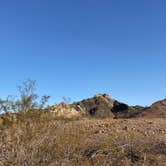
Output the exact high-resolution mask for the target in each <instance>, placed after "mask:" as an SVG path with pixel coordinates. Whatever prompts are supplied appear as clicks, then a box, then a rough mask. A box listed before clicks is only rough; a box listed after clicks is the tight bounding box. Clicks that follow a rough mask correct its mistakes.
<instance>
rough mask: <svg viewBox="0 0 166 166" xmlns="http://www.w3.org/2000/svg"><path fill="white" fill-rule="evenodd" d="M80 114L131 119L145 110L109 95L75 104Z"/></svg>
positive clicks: (98, 96) (97, 96) (101, 95)
mask: <svg viewBox="0 0 166 166" xmlns="http://www.w3.org/2000/svg"><path fill="white" fill-rule="evenodd" d="M72 106H73V107H74V108H75V109H76V110H77V111H79V112H82V113H83V114H85V115H89V116H92V117H97V118H107V117H109V118H130V117H135V116H136V115H137V114H138V113H140V112H141V111H142V109H143V107H141V106H128V105H127V104H125V103H122V102H119V101H117V100H114V99H112V98H110V96H109V95H107V94H98V95H96V96H94V97H92V98H89V99H85V100H82V101H80V102H76V103H73V104H72Z"/></svg>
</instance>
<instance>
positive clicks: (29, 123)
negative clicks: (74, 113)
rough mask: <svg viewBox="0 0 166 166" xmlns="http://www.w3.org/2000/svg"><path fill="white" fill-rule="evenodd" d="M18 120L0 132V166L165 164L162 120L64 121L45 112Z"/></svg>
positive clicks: (165, 124)
mask: <svg viewBox="0 0 166 166" xmlns="http://www.w3.org/2000/svg"><path fill="white" fill-rule="evenodd" d="M19 117H21V118H22V119H21V120H15V121H14V122H12V121H10V119H9V118H8V121H7V122H8V123H4V124H3V125H1V126H0V166H23V165H24V166H36V165H37V166H56V165H57V166H61V165H63V166H70V165H71V166H77V165H82V166H110V165H113V166H117V165H119V166H123V165H124V166H130V165H131V166H132V165H136V166H137V165H138V166H142V165H144V166H153V165H154V166H156V165H160V166H162V165H163V166H164V165H165V163H166V129H165V126H166V121H165V120H164V119H153V120H146V119H138V120H137V119H135V120H111V119H103V120H99V119H98V120H97V119H87V118H85V119H66V118H62V117H61V118H60V117H58V118H56V116H53V113H50V112H42V113H37V112H36V113H31V114H28V116H27V115H26V116H25V115H24V116H21V115H20V116H19ZM25 117H26V120H25V119H24V118H25ZM27 117H28V118H27ZM32 117H33V118H32ZM11 119H12V118H11Z"/></svg>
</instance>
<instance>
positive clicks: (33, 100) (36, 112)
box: [0, 79, 50, 124]
mask: <svg viewBox="0 0 166 166" xmlns="http://www.w3.org/2000/svg"><path fill="white" fill-rule="evenodd" d="M18 92H19V96H18V97H16V96H12V95H10V96H8V97H7V98H6V99H5V100H2V99H0V113H3V117H2V118H3V121H4V123H8V124H10V123H12V122H14V121H13V119H17V120H18V121H28V120H31V121H32V120H34V119H35V120H36V118H37V117H39V118H40V116H41V114H42V111H43V110H44V108H45V107H46V103H47V102H48V100H49V98H50V97H49V96H47V95H44V96H42V97H39V95H38V94H37V93H36V81H33V80H30V79H28V80H26V81H24V82H23V83H22V85H20V86H18Z"/></svg>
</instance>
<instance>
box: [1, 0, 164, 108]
mask: <svg viewBox="0 0 166 166" xmlns="http://www.w3.org/2000/svg"><path fill="white" fill-rule="evenodd" d="M165 74H166V0H3V1H0V76H1V79H0V97H1V98H3V97H5V96H7V95H8V94H15V89H16V86H17V85H18V84H20V83H21V82H22V81H24V80H25V79H27V78H31V79H33V80H36V81H37V83H38V85H37V88H38V92H39V94H43V93H45V94H48V95H51V96H52V99H51V101H50V102H51V103H54V102H57V101H60V100H61V99H62V97H63V96H65V97H70V98H71V99H72V101H75V100H76V101H77V100H80V99H83V98H87V97H91V96H93V95H95V94H97V93H108V94H110V95H111V97H113V98H116V99H118V100H120V101H123V102H127V103H129V104H140V105H149V104H151V103H152V102H154V101H156V100H159V99H163V98H166V75H165Z"/></svg>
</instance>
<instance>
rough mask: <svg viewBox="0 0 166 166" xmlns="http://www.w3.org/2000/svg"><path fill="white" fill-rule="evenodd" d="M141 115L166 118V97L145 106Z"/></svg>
mask: <svg viewBox="0 0 166 166" xmlns="http://www.w3.org/2000/svg"><path fill="white" fill-rule="evenodd" d="M139 117H144V118H166V99H164V100H160V101H158V102H155V103H153V104H152V105H151V106H150V107H148V108H145V109H144V110H143V112H142V113H140V115H139Z"/></svg>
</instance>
